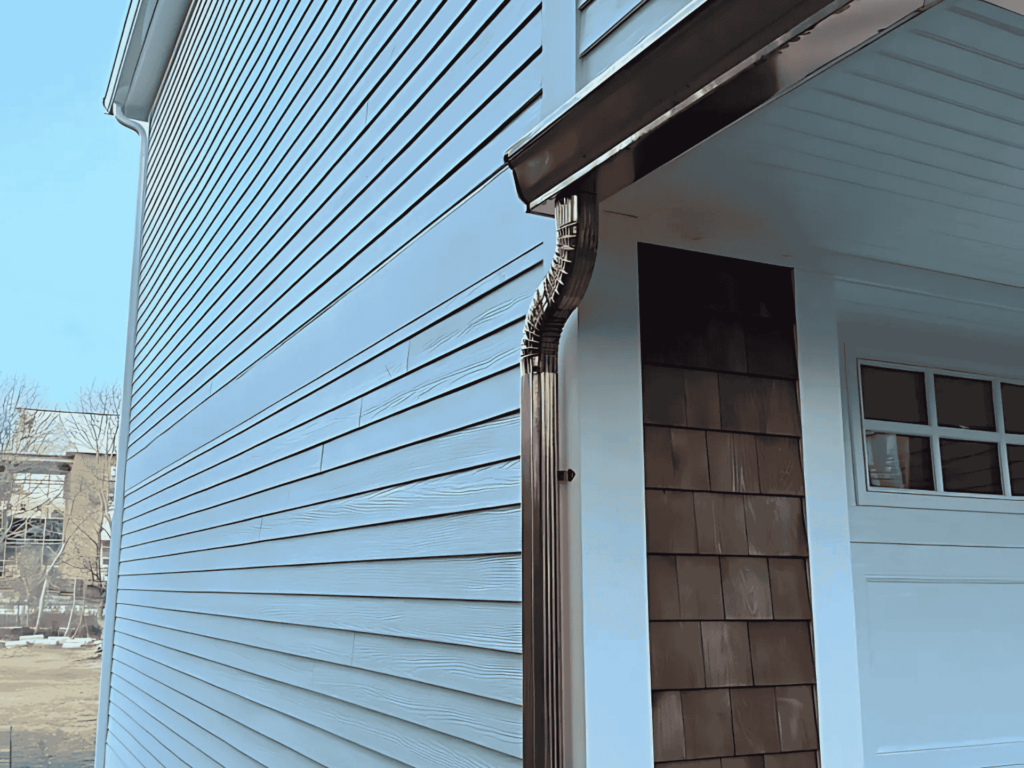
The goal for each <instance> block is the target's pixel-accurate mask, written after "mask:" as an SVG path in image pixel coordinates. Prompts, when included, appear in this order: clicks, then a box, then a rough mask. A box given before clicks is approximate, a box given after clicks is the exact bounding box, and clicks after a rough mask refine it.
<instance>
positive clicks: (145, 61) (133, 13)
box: [103, 0, 189, 121]
mask: <svg viewBox="0 0 1024 768" xmlns="http://www.w3.org/2000/svg"><path fill="white" fill-rule="evenodd" d="M188 8H189V0H132V3H131V5H130V6H129V8H128V15H127V16H126V18H125V22H124V27H123V28H122V30H121V39H120V41H119V42H118V46H117V54H116V55H115V57H114V66H113V69H112V70H111V73H110V80H109V82H108V83H107V92H106V94H104V96H103V108H104V109H105V110H106V111H107V114H113V113H114V105H115V104H118V105H120V107H121V110H122V112H123V113H124V115H125V116H126V117H128V118H130V119H132V120H143V121H145V120H148V119H149V112H150V110H151V109H152V106H153V102H154V100H155V99H156V94H157V91H158V90H159V88H160V82H161V81H162V80H163V75H164V71H165V70H166V69H167V63H168V62H169V61H170V59H171V54H172V53H173V52H174V45H175V43H176V42H177V39H178V32H179V31H180V30H181V25H182V23H183V22H184V20H185V15H186V14H187V13H188Z"/></svg>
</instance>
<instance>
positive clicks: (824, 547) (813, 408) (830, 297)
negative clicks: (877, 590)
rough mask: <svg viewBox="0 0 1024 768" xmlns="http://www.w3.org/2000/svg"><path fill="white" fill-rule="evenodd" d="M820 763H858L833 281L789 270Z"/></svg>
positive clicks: (845, 766)
mask: <svg viewBox="0 0 1024 768" xmlns="http://www.w3.org/2000/svg"><path fill="white" fill-rule="evenodd" d="M795 290H796V327H797V365H798V369H799V376H800V416H801V421H802V424H803V458H804V480H805V486H806V504H807V540H808V545H809V547H810V570H811V607H812V611H813V616H814V660H815V671H816V673H817V681H818V713H819V723H818V730H819V734H820V742H821V764H822V765H823V766H827V768H863V765H864V735H863V728H862V725H861V702H860V672H859V667H858V660H857V623H856V616H855V612H854V601H853V568H852V563H851V558H850V519H849V514H850V512H849V497H848V495H847V487H846V480H847V474H846V452H845V449H844V444H845V438H844V435H843V412H842V408H843V399H842V394H841V377H842V364H841V357H840V346H839V335H838V319H837V315H836V296H835V279H834V278H833V277H832V276H831V275H823V274H819V273H815V272H807V271H805V270H801V269H797V270H795Z"/></svg>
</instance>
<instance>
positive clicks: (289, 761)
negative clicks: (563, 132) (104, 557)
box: [105, 0, 554, 768]
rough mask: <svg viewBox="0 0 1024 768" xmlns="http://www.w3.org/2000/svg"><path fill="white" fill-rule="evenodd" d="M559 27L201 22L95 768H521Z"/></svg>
mask: <svg viewBox="0 0 1024 768" xmlns="http://www.w3.org/2000/svg"><path fill="white" fill-rule="evenodd" d="M540 39H541V35H540V4H539V2H537V0H507V1H506V2H503V3H498V4H484V3H480V2H474V1H473V0H451V1H450V2H435V1H433V0H430V1H428V0H424V1H423V2H412V3H403V2H397V1H396V2H390V3H388V2H380V1H379V0H378V1H376V2H368V1H367V0H363V1H360V2H355V3H351V4H340V5H332V4H319V3H286V2H278V3H268V4H255V5H254V4H249V3H243V2H227V1H225V0H196V2H194V3H193V5H192V7H191V8H190V11H189V15H188V17H187V18H186V21H185V24H184V25H183V27H182V30H181V32H180V36H179V40H178V45H177V48H176V50H175V53H174V56H173V58H172V60H171V63H170V66H169V68H168V70H167V72H166V74H165V77H164V82H163V84H162V86H161V91H160V93H159V95H158V99H157V103H156V104H155V105H154V108H153V112H152V114H151V151H150V159H149V163H148V166H147V176H146V198H145V209H144V217H143V241H142V243H143V244H142V262H141V264H142V266H141V275H140V294H139V295H140V298H139V317H138V327H137V342H136V354H135V360H134V369H133V370H134V373H133V387H134V390H133V393H132V401H131V419H130V425H129V450H128V458H127V464H126V470H125V478H126V481H125V487H126V492H125V502H124V513H123V521H122V539H121V551H120V556H119V568H120V570H119V583H118V592H117V608H116V619H115V625H114V650H113V661H112V675H111V687H110V690H109V691H108V692H106V693H105V695H108V696H109V702H110V716H109V723H108V726H107V728H108V735H109V739H108V742H107V760H108V765H117V764H123V765H147V766H149V765H161V766H179V765H195V766H205V765H232V766H235V765H238V766H246V765H289V766H292V765H294V766H305V765H339V766H340V765H360V766H445V767H446V768H447V767H448V766H488V767H490V766H499V767H501V766H517V765H520V764H521V756H522V712H521V706H522V657H521V608H520V602H519V601H520V597H521V561H520V514H519V483H520V475H519V451H520V446H519V440H520V428H519V413H518V401H519V371H518V356H519V342H520V339H521V330H522V321H523V317H524V315H525V312H526V309H527V307H528V304H529V300H530V297H531V296H532V293H533V291H534V290H535V289H536V286H537V285H538V284H539V282H540V280H541V277H542V274H543V260H544V258H545V257H547V256H548V255H549V254H550V252H552V251H553V235H554V232H553V228H552V227H551V226H550V223H549V222H548V221H546V220H543V219H537V218H535V217H530V216H527V215H526V214H525V213H523V212H522V206H521V204H520V203H519V201H518V200H517V198H516V196H515V192H514V189H513V186H512V183H511V181H510V178H509V177H508V176H507V175H506V174H505V172H504V171H503V168H502V154H503V151H504V150H505V149H506V148H507V147H508V146H510V145H511V144H512V143H513V142H514V141H515V140H516V139H517V138H518V137H519V136H520V135H522V134H524V133H525V132H526V131H527V130H528V129H529V128H530V127H532V125H533V124H535V123H536V122H537V121H538V119H539V117H540V114H539V105H540V102H539V96H540V91H541V81H540V64H539V53H540Z"/></svg>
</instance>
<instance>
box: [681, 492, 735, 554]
mask: <svg viewBox="0 0 1024 768" xmlns="http://www.w3.org/2000/svg"><path fill="white" fill-rule="evenodd" d="M693 514H694V519H695V521H696V526H697V551H698V552H700V553H701V554H703V555H745V554H747V551H748V549H749V547H748V544H747V529H746V522H745V515H744V512H743V497H742V496H726V495H724V494H720V493H695V494H693Z"/></svg>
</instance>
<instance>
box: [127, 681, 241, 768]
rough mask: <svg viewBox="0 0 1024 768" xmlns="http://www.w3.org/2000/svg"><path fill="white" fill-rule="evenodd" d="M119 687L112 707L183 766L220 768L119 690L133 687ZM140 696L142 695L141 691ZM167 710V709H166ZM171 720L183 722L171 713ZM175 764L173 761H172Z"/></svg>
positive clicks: (239, 755) (214, 761)
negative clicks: (120, 711) (146, 732)
mask: <svg viewBox="0 0 1024 768" xmlns="http://www.w3.org/2000/svg"><path fill="white" fill-rule="evenodd" d="M116 682H117V683H118V685H117V686H116V687H114V688H113V690H111V693H110V703H111V707H114V706H117V707H118V708H120V709H121V710H123V711H124V712H125V714H126V715H128V716H129V717H130V718H131V719H132V720H133V721H134V722H135V723H136V724H137V726H139V727H140V728H144V729H145V730H146V731H148V732H149V733H151V734H153V738H154V739H158V740H159V742H160V744H161V745H162V746H163V747H164V748H165V749H166V750H167V751H168V752H170V753H171V754H173V755H174V756H175V757H176V758H178V759H180V760H181V761H182V764H183V765H185V766H187V767H188V768H207V767H209V768H219V766H220V765H221V763H218V762H217V761H216V760H214V759H213V758H212V757H210V756H209V755H207V754H206V753H205V752H203V751H201V750H200V749H199V748H198V747H197V746H196V745H194V744H193V743H192V742H191V741H189V740H188V739H185V738H183V737H182V734H181V733H180V732H177V731H175V730H174V729H172V728H170V727H168V725H167V724H166V723H163V722H161V721H160V720H159V719H157V718H156V717H154V716H153V713H151V712H148V711H147V710H146V709H145V708H143V707H140V706H139V705H138V704H136V703H135V702H134V701H132V699H131V698H130V697H129V696H126V695H124V694H123V693H121V691H120V690H119V689H120V688H121V687H126V688H128V689H129V690H130V689H131V688H132V687H133V686H131V685H130V684H129V683H127V682H125V681H123V680H117V681H116ZM138 695H142V692H141V691H139V694H138ZM164 709H165V710H166V709H167V708H166V707H164ZM171 719H174V720H178V721H181V720H183V718H181V717H180V715H178V716H176V715H174V714H173V713H171ZM238 757H239V758H242V760H243V761H244V756H243V755H241V754H240V753H238ZM172 762H173V761H172ZM248 762H249V765H248V766H246V768H251V767H252V765H253V763H252V762H251V761H248Z"/></svg>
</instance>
